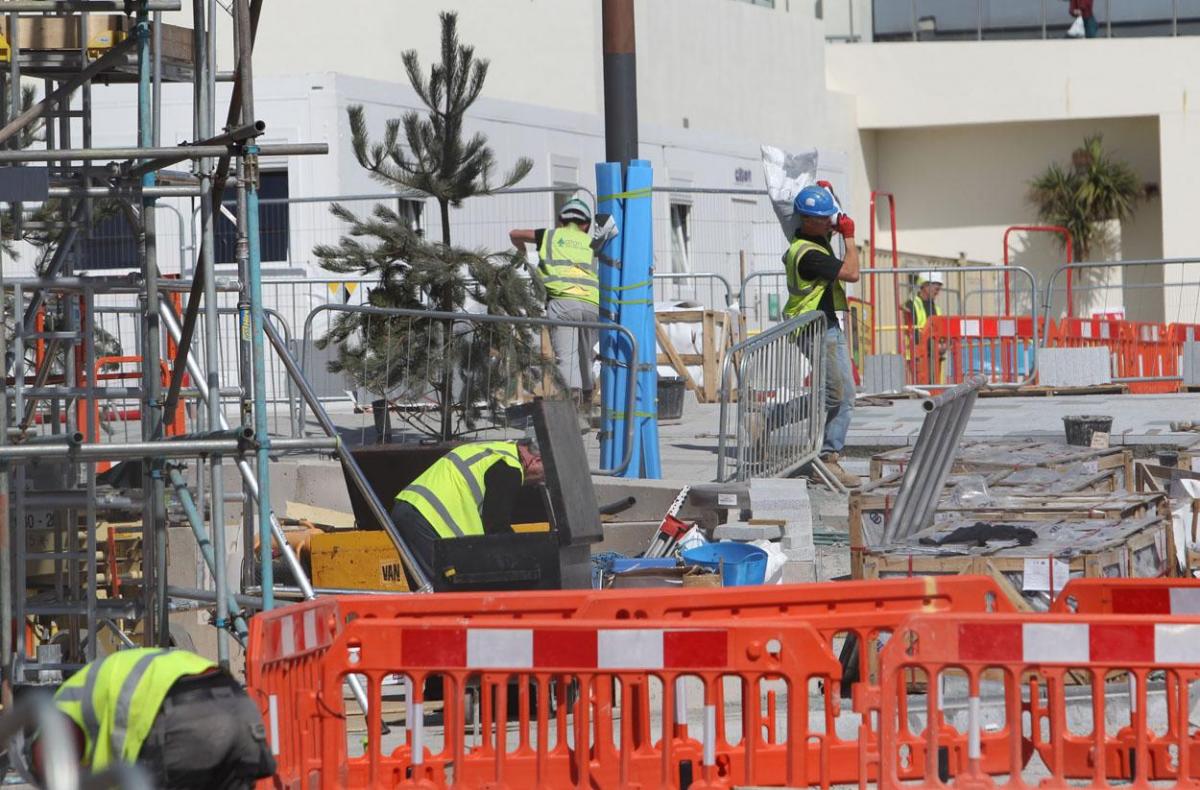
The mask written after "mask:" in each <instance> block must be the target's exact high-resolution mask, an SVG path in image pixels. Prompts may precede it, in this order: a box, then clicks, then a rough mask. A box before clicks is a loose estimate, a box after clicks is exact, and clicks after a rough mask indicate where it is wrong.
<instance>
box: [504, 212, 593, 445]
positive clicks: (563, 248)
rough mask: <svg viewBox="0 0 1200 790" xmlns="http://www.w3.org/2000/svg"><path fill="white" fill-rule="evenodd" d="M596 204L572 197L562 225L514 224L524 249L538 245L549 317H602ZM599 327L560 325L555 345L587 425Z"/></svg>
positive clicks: (517, 243)
mask: <svg viewBox="0 0 1200 790" xmlns="http://www.w3.org/2000/svg"><path fill="white" fill-rule="evenodd" d="M591 226H592V210H591V209H590V208H589V207H588V204H587V203H585V202H584V201H582V200H580V199H579V198H571V199H570V200H568V201H567V202H566V203H564V204H563V207H562V208H561V209H559V212H558V226H557V227H554V228H549V229H547V228H540V229H538V230H519V229H518V230H513V231H510V232H509V234H508V237H509V239H510V240H511V241H512V243H513V246H514V247H516V248H517V250H519V251H521V252H522V253H524V251H525V245H526V244H533V245H534V246H536V248H537V251H538V258H539V260H540V262H539V264H538V274H539V275H540V277H541V279H542V284H543V285H545V287H546V295H547V301H546V317H547V318H551V319H556V320H561V321H586V322H590V323H596V322H597V321H599V318H600V280H599V277H598V275H597V273H596V261H595V248H594V241H593V238H592V234H591V233H590V230H591ZM596 340H597V332H596V330H595V329H582V328H575V327H554V328H553V329H551V330H550V345H551V346H552V347H553V348H554V358H555V360H556V361H557V363H558V370H559V372H560V373H561V375H562V379H563V383H564V384H566V387H567V389H568V390H569V391H570V396H571V400H572V401H573V402H574V403H575V409H576V411H577V412H578V413H579V415H580V422H581V426H582V427H583V429H584V430H589V429H590V427H591V421H590V420H591V411H592V391H593V389H594V383H593V379H592V356H593V353H594V351H593V350H594V349H595V347H596Z"/></svg>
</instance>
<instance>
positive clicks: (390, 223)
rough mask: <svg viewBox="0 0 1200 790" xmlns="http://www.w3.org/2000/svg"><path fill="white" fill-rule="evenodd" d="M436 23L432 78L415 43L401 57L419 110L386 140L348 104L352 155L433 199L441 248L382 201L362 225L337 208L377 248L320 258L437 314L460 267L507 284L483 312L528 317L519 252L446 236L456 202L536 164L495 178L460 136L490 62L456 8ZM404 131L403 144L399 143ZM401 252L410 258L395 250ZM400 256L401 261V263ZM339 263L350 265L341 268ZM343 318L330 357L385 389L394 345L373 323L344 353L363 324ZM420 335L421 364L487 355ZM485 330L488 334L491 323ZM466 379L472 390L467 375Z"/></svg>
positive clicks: (396, 184)
mask: <svg viewBox="0 0 1200 790" xmlns="http://www.w3.org/2000/svg"><path fill="white" fill-rule="evenodd" d="M441 22H442V42H441V43H442V47H441V61H440V62H439V63H437V64H434V65H433V66H432V67H431V68H430V71H429V78H428V79H426V78H425V77H424V76H423V75H422V73H421V64H420V60H419V59H418V57H417V53H416V51H415V50H408V51H406V52H405V53H404V55H403V60H404V68H405V71H406V72H407V74H408V81H409V83H411V85H412V87H413V90H415V91H416V93H417V95H418V96H419V97H420V98H421V101H422V102H423V103H424V104H425V107H426V109H427V114H426V115H425V116H424V117H422V115H421V114H420V113H418V112H416V111H412V112H408V113H405V114H404V116H403V117H401V118H393V119H391V120H389V121H388V122H387V125H386V127H385V129H384V135H383V140H382V141H381V142H372V141H371V138H370V135H369V133H368V132H367V122H366V115H365V113H364V110H363V108H362V106H361V105H356V106H353V107H350V108H349V110H348V114H349V119H350V132H351V142H352V146H353V149H354V156H355V158H356V159H357V160H358V162H359V164H361V165H362V166H363V167H364V168H366V170H367V171H368V172H369V173H370V174H371V177H372V178H374V179H375V180H376V181H379V182H380V183H383V184H385V185H387V186H389V187H391V188H392V189H396V190H398V191H402V192H412V191H415V192H417V193H421V194H424V195H428V196H429V197H432V198H433V199H434V200H435V201H437V204H438V210H439V213H440V220H441V226H442V241H441V245H440V246H441V249H436V248H435V245H430V244H427V243H424V242H422V241H421V240H420V239H415V238H414V235H415V234H412V233H411V231H409V230H408V228H407V226H406V224H405V223H404V222H403V221H402V220H401V219H400V217H399V216H397V215H396V213H395V212H393V211H391V210H389V209H387V208H384V207H380V206H377V207H376V209H375V212H374V214H373V218H372V219H369V220H366V221H364V222H361V223H360V222H359V221H358V220H357V218H355V217H353V215H351V214H349V212H345V211H344V210H343V209H341V208H340V207H336V208H335V209H334V213H335V216H339V217H340V218H341V219H343V220H344V221H347V222H350V223H351V231H350V237H351V239H353V237H355V236H371V237H374V239H375V240H376V242H377V244H376V247H375V248H374V249H372V250H371V251H366V250H362V249H361V248H359V247H358V246H357V243H356V242H353V241H350V240H348V239H343V240H342V243H340V244H339V245H338V247H336V248H322V249H321V251H320V252H318V257H319V258H320V259H321V265H322V266H324V267H325V268H327V269H330V270H331V271H359V272H362V273H366V274H371V273H374V274H377V275H378V276H379V277H380V287H379V288H376V289H374V290H372V292H371V299H372V300H376V301H374V302H372V303H378V304H380V306H389V307H410V308H412V307H418V306H420V307H425V306H426V305H427V304H428V303H431V304H433V305H435V306H436V307H437V308H438V309H440V310H441V311H443V312H453V311H456V310H461V309H462V307H463V305H464V303H465V301H464V300H465V296H466V293H467V289H466V287H465V286H464V284H463V282H462V275H463V272H464V270H466V271H467V272H468V273H469V274H470V276H471V277H472V278H473V279H474V280H475V281H476V282H480V281H483V280H490V281H497V280H503V281H505V284H504V287H503V288H502V289H501V291H502V293H503V294H504V295H503V297H500V296H496V295H494V294H491V293H490V292H480V293H479V294H476V295H475V298H476V299H477V301H480V302H482V303H484V304H485V305H487V306H488V307H489V310H493V309H494V310H495V311H497V312H503V313H510V314H528V311H530V310H540V306H539V305H536V304H535V305H532V306H530V304H529V302H530V298H531V294H532V291H531V290H530V285H529V283H528V281H525V280H521V279H520V278H519V277H518V276H517V273H518V271H519V266H518V265H517V262H516V259H512V261H510V262H507V263H500V262H498V259H497V258H496V256H487V255H480V254H478V253H471V252H467V251H464V250H457V249H454V248H453V247H452V246H451V243H450V209H451V208H452V207H453V208H457V207H458V206H460V205H461V204H462V202H463V201H464V200H466V199H467V198H470V197H476V196H481V195H489V194H492V193H494V192H495V191H497V190H500V189H505V188H508V187H510V186H512V185H513V184H516V183H517V182H518V181H520V180H521V179H522V178H524V177H525V176H526V175H528V174H529V171H530V170H531V169H532V168H533V162H532V160H530V159H529V158H528V157H522V158H520V159H518V160H517V163H516V164H515V165H514V166H513V168H512V169H511V170H510V171H509V172H508V173H506V174H504V176H503V177H502V178H501V179H500V181H499V183H497V184H493V183H492V176H493V172H494V170H495V168H496V163H495V156H494V154H493V153H492V150H491V149H490V148H489V147H488V145H487V138H486V137H485V136H484V135H482V134H479V133H476V134H475V135H473V136H472V137H471V138H470V139H465V138H464V134H463V121H464V119H465V116H466V113H467V110H468V109H469V108H470V107H471V105H472V104H474V103H475V100H476V99H477V98H479V94H480V92H481V91H482V90H483V84H484V81H485V80H486V79H487V72H488V61H487V60H483V59H479V58H476V57H475V48H474V47H471V46H467V45H464V44H461V43H460V42H459V39H458V16H457V14H453V13H442V15H441ZM401 129H403V130H404V140H405V143H406V145H407V149H408V150H407V151H406V150H405V146H402V145H401V144H400V130H401ZM339 212H341V213H340V214H339ZM404 252H409V253H414V255H412V256H406V255H404V254H401V253H404ZM399 261H404V262H405V263H404V265H403V266H401V265H400V264H399V263H398V262H399ZM342 266H348V267H350V268H337V267H342ZM517 280H520V283H518V282H517ZM426 295H427V296H428V297H429V300H430V301H429V302H428V303H427V302H426V301H425V300H424V297H425V296H426ZM480 296H482V297H483V298H479V297H480ZM344 318H347V319H350V318H352V317H345V316H344ZM341 323H342V324H343V325H344V326H343V327H342V328H341V329H338V328H335V331H334V332H333V333H331V335H330V337H329V338H327V339H328V340H330V342H333V339H334V338H336V337H341V340H338V341H337V342H339V343H342V344H343V351H342V356H341V357H340V358H339V360H338V361H337V363H336V364H337V365H339V366H341V367H342V369H344V370H346V371H347V372H349V373H351V374H352V375H353V376H354V377H355V378H356V379H357V380H359V381H360V382H362V383H363V385H364V386H367V387H368V388H369V389H372V390H374V391H376V392H379V391H381V390H380V389H378V388H379V387H383V388H385V389H386V388H387V387H388V386H389V385H391V384H392V382H393V381H394V378H393V373H394V371H393V364H394V362H393V356H392V352H393V351H394V350H395V349H393V347H392V345H393V342H392V340H391V339H389V337H390V336H386V335H385V336H380V335H379V334H378V332H377V331H376V330H373V329H368V327H367V326H365V325H363V326H359V327H358V329H360V330H361V331H363V332H365V334H364V335H363V337H362V338H361V340H362V344H361V345H358V346H353V345H351V346H350V347H349V348H350V349H351V350H349V351H347V350H346V349H347V346H346V341H348V340H349V339H350V336H349V335H348V334H346V333H345V332H344V331H343V330H344V329H345V325H350V324H355V323H363V324H365V323H366V322H355V321H353V320H347V321H343V322H341ZM374 323H377V322H371V324H372V326H373V325H374ZM389 331H390V330H389ZM420 334H421V337H420V338H416V339H417V340H422V341H424V345H425V346H426V351H423V352H421V353H422V354H423V357H422V361H423V363H425V364H428V365H430V366H433V365H437V366H438V368H439V369H441V370H445V369H446V368H447V367H448V365H447V361H448V360H451V359H453V358H455V357H458V358H459V360H458V361H459V362H461V363H463V364H465V365H476V364H477V363H478V364H482V363H484V362H485V361H487V360H490V359H491V357H490V355H488V354H485V355H484V356H483V357H478V356H472V354H478V353H482V352H481V351H480V348H479V347H478V346H477V343H476V341H472V342H471V343H468V344H466V345H463V343H462V342H460V339H459V338H458V337H457V336H456V335H455V334H454V332H453V330H452V329H451V327H447V326H442V327H441V329H440V333H439V329H438V327H436V326H429V325H426V326H424V327H423V328H422V329H421V330H420ZM476 334H481V333H476ZM482 334H484V335H492V334H494V333H493V332H492V331H491V330H490V329H489V330H488V332H486V333H482ZM493 339H494V340H496V342H497V343H499V346H498V347H503V346H504V345H505V344H506V343H507V342H508V340H506V339H505V338H500V337H497V338H493ZM405 340H406V342H407V343H408V345H410V346H412V345H414V344H413V340H414V338H413V337H412V336H406V338H405ZM518 345H520V344H518ZM435 347H436V353H435V352H434V349H435ZM464 355H465V356H464ZM414 363H415V360H413V359H408V360H407V364H408V365H414ZM430 369H431V370H432V369H433V367H430ZM465 369H466V368H464V370H465ZM471 369H472V370H477V369H476V368H474V367H472V368H471ZM368 382H369V383H368ZM462 383H463V385H464V386H466V387H467V392H468V394H470V388H471V380H467V381H465V382H462ZM454 385H455V382H454V381H453V380H452V377H450V376H447V375H441V378H440V381H439V387H440V390H439V392H438V395H437V401H438V404H439V407H440V408H441V409H442V414H441V427H440V436H441V438H442V439H443V440H446V439H449V438H450V437H451V435H452V434H453V433H454V430H455V429H454V427H453V426H452V424H451V422H452V418H451V406H452V401H453V400H454V396H453V394H452V393H453V389H454ZM470 402H475V401H470ZM465 411H466V410H464V412H465Z"/></svg>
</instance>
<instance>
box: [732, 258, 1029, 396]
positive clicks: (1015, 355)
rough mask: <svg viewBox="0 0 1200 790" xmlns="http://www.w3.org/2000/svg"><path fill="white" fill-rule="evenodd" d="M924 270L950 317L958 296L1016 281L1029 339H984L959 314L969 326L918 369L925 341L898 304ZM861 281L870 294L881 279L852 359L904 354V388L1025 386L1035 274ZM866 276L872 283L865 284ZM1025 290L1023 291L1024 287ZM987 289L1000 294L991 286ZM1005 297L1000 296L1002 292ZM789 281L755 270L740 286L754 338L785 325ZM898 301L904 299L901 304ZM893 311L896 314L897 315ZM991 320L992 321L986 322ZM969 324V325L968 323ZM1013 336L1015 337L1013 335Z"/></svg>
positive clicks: (904, 273) (943, 270)
mask: <svg viewBox="0 0 1200 790" xmlns="http://www.w3.org/2000/svg"><path fill="white" fill-rule="evenodd" d="M922 272H934V273H937V274H940V275H942V276H943V279H944V280H945V281H946V282H945V286H944V287H943V289H942V292H941V294H940V295H939V297H938V299H937V305H938V309H939V312H940V313H941V314H946V315H955V313H954V312H953V307H954V305H955V304H957V303H958V294H967V295H968V296H970V294H972V293H974V292H975V291H977V290H980V289H981V286H984V285H985V284H988V283H991V284H997V283H1000V282H1002V281H1003V278H1004V277H1005V275H1006V274H1007V275H1008V276H1009V277H1010V278H1011V279H1012V280H1013V281H1014V282H1013V287H1012V289H1011V292H1012V304H1013V305H1014V307H1015V309H1016V310H1019V311H1020V312H1019V313H1018V314H1019V315H1022V316H1024V315H1032V316H1033V321H1032V324H1031V325H1030V331H1029V332H1028V333H1027V334H1028V336H1019V333H1017V331H1016V330H1017V329H1018V328H1023V327H1024V326H1025V323H1020V325H1019V326H1018V324H1017V323H1013V331H1011V332H1010V331H1008V325H1007V324H1004V325H997V330H998V331H996V332H992V333H991V334H994V335H995V337H992V336H990V335H989V332H988V327H989V326H991V324H990V323H989V322H987V321H982V320H979V319H981V318H983V317H982V316H961V318H963V320H964V321H965V322H966V323H965V324H962V325H960V326H959V327H958V329H959V331H958V332H957V334H956V335H955V336H953V337H947V338H945V341H946V342H944V343H942V344H941V346H940V353H939V352H938V351H936V350H935V352H934V356H935V357H939V356H940V360H938V359H935V360H934V363H933V364H928V365H924V366H922V365H919V364H918V360H917V357H919V356H920V354H919V353H918V354H916V355H914V353H913V352H914V349H916V350H917V351H919V352H923V351H925V349H924V348H922V347H921V345H922V342H923V341H921V340H920V339H919V338H917V336H916V334H917V333H916V329H915V327H913V326H912V324H911V322H910V319H909V318H908V317H907V316H906V314H905V312H904V310H903V306H904V304H905V303H907V302H908V301H909V300H911V299H912V298H915V296H916V287H915V283H916V278H917V277H918V275H920V274H921V273H922ZM860 273H861V278H860V280H859V282H858V283H857V284H856V290H857V291H858V292H865V291H867V290H869V289H868V287H867V286H868V284H869V282H870V279H875V278H884V283H885V285H884V286H883V287H878V288H876V292H877V293H876V297H877V299H879V302H880V303H879V304H877V305H875V309H874V310H872V311H871V315H870V317H871V320H870V322H858V323H854V324H853V326H852V327H851V328H850V329H851V330H852V331H853V333H854V342H853V343H852V345H853V347H854V348H855V350H856V357H855V358H856V360H857V359H859V358H860V355H859V353H858V352H859V349H863V350H867V351H868V352H869V353H875V354H901V355H903V356H904V357H905V360H906V368H907V369H908V383H909V384H913V385H916V386H926V387H937V386H942V385H944V384H947V383H951V384H954V383H960V382H961V381H963V380H965V379H966V378H968V377H969V376H971V375H973V374H976V373H983V374H986V375H987V376H988V378H989V379H990V380H991V382H992V384H994V385H1003V384H1008V385H1017V384H1025V383H1028V382H1029V381H1030V380H1031V379H1032V377H1033V375H1034V372H1035V369H1036V365H1037V345H1038V342H1039V339H1040V334H1039V332H1040V329H1039V326H1040V323H1041V322H1040V321H1039V320H1038V319H1037V316H1038V313H1037V308H1038V296H1037V294H1038V287H1037V280H1036V278H1035V277H1034V275H1033V273H1032V272H1031V271H1029V270H1028V269H1026V268H1024V267H1021V266H1010V267H1008V268H1007V272H1006V271H1005V269H1004V268H1003V267H999V266H986V265H971V266H945V267H929V268H922V269H912V268H897V269H890V268H884V269H861V270H860ZM869 278H870V279H869ZM1022 282H1025V283H1027V284H1028V285H1027V287H1020V286H1021V283H1022ZM991 290H992V291H997V289H996V288H992V289H991ZM1000 293H1002V291H1000ZM787 296H788V292H787V277H786V275H785V273H784V272H783V271H782V269H780V270H778V271H771V272H753V273H751V274H749V275H747V276H746V277H745V279H743V280H742V283H741V288H740V291H739V294H738V304H739V305H740V307H741V310H742V317H743V321H744V323H745V327H746V333H747V335H749V336H753V335H754V334H755V333H756V332H762V331H766V330H767V329H768V328H770V327H772V326H778V324H779V322H780V321H785V320H786V318H785V317H784V315H783V308H784V305H785V304H786V303H787ZM901 297H903V298H901ZM897 305H899V306H900V308H901V309H900V310H899V311H897ZM989 317H990V318H995V317H996V316H989ZM972 319H974V320H973V321H972ZM1010 335H1011V336H1012V337H1010ZM1010 341H1012V342H1015V343H1016V344H1017V345H1018V346H1019V348H1013V349H1007V348H1006V349H1000V348H999V346H1001V345H1003V344H1006V343H1007V344H1010V345H1011V344H1012V343H1011V342H1010ZM1010 353H1011V355H1012V359H1011V364H1007V363H1006V364H1001V358H1002V357H1004V358H1005V359H1007V356H1006V355H1008V354H1010Z"/></svg>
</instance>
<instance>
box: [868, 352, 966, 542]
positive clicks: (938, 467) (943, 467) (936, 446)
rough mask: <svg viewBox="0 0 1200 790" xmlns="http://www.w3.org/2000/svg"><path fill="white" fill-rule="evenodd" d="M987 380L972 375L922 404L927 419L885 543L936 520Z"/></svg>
mask: <svg viewBox="0 0 1200 790" xmlns="http://www.w3.org/2000/svg"><path fill="white" fill-rule="evenodd" d="M986 383H987V377H986V376H983V375H975V376H971V377H970V378H968V379H967V380H966V381H965V382H963V383H962V384H959V385H958V386H956V387H953V388H951V389H950V390H947V391H946V392H943V393H941V394H940V395H937V396H935V397H933V398H929V399H927V400H926V401H925V402H924V403H922V408H923V409H924V410H925V413H926V414H925V420H924V422H922V424H921V432H920V434H919V435H918V437H917V442H916V444H914V445H913V450H912V455H911V457H910V460H909V463H908V466H907V467H906V468H905V470H904V477H903V478H902V479H901V482H900V492H899V494H897V496H896V505H895V507H894V508H893V509H892V512H891V515H890V516H889V517H888V521H887V524H886V525H885V526H884V531H883V545H890V544H891V543H893V542H895V541H896V540H897V539H898V538H905V537H908V536H909V535H911V534H913V533H914V532H917V531H919V530H921V529H924V528H925V527H927V526H929V525H930V524H932V523H933V514H934V512H935V511H936V510H937V504H938V499H939V498H940V497H941V492H942V488H943V486H945V484H946V478H947V477H948V476H949V475H950V470H951V468H953V466H954V459H955V457H956V455H957V453H956V452H955V449H956V448H957V446H958V443H959V441H960V440H961V439H962V435H963V432H964V431H965V430H966V427H967V423H968V422H969V421H970V419H971V411H972V409H974V407H975V398H976V397H977V396H978V395H979V390H980V388H981V387H983V385H984V384H986Z"/></svg>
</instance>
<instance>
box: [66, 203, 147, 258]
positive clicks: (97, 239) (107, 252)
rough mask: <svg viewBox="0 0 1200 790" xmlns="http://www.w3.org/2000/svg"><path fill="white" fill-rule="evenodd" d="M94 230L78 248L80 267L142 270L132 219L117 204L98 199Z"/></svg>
mask: <svg viewBox="0 0 1200 790" xmlns="http://www.w3.org/2000/svg"><path fill="white" fill-rule="evenodd" d="M94 206H95V209H94V210H95V214H94V215H93V216H94V222H93V225H92V230H91V233H89V234H88V236H87V238H85V239H83V240H81V241H80V242H79V243H78V245H77V247H76V249H77V251H78V254H79V262H78V264H77V268H78V269H140V268H141V266H142V263H141V261H139V260H138V250H137V239H136V238H135V237H134V233H133V226H132V225H130V224H129V219H128V218H127V217H126V216H125V212H124V211H122V210H121V209H120V208H119V207H118V206H117V205H116V204H115V203H105V202H102V201H96V203H95V204H94Z"/></svg>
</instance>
